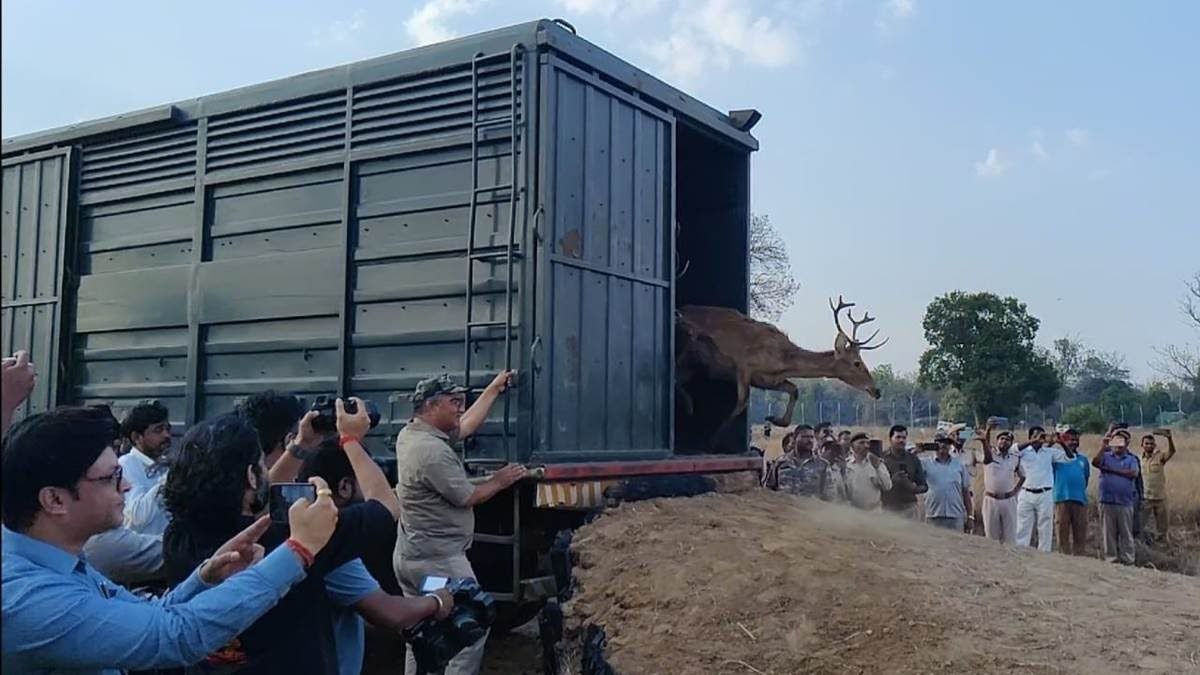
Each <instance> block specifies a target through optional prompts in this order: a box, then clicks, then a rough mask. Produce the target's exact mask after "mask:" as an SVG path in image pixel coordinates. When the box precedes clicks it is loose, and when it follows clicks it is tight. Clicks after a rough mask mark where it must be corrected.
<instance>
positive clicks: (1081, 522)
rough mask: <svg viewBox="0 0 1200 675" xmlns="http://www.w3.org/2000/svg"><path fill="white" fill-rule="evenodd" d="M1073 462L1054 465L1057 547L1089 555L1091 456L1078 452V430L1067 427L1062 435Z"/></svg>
mask: <svg viewBox="0 0 1200 675" xmlns="http://www.w3.org/2000/svg"><path fill="white" fill-rule="evenodd" d="M1059 438H1060V439H1061V440H1062V447H1063V450H1064V451H1066V453H1067V458H1068V459H1069V460H1070V461H1067V462H1059V463H1056V464H1054V465H1053V466H1054V523H1055V525H1056V527H1057V530H1058V550H1059V551H1060V552H1062V553H1067V554H1071V555H1087V551H1086V549H1087V531H1088V523H1087V486H1088V477H1089V476H1090V475H1091V473H1092V467H1091V464H1090V463H1089V462H1088V458H1087V457H1084V456H1083V455H1081V454H1080V453H1079V432H1078V431H1076V430H1074V429H1067V430H1066V431H1063V432H1062V433H1061V434H1059Z"/></svg>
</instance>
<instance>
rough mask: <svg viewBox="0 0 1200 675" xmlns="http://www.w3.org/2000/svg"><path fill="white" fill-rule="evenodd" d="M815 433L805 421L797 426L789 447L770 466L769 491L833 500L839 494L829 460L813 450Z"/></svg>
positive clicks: (767, 481)
mask: <svg viewBox="0 0 1200 675" xmlns="http://www.w3.org/2000/svg"><path fill="white" fill-rule="evenodd" d="M815 442H816V434H815V433H814V431H813V428H812V427H810V426H808V425H807V424H801V425H800V426H798V427H796V431H795V432H794V436H793V440H792V450H791V451H790V452H788V453H787V454H786V455H784V456H782V457H780V458H779V459H778V460H777V461H775V462H774V463H773V464H772V465H771V471H770V472H769V473H768V474H767V478H766V481H765V486H766V487H767V488H768V489H771V490H778V491H779V492H787V493H789V494H793V495H800V496H802V497H815V498H817V499H823V500H825V501H834V500H836V499H837V496H838V494H839V492H841V491H839V490H838V488H837V485H836V477H835V475H834V474H833V472H832V471H831V470H830V464H829V462H828V461H826V460H825V459H823V458H821V457H817V456H816V455H815V454H814V452H813V450H814V448H813V444H814V443H815Z"/></svg>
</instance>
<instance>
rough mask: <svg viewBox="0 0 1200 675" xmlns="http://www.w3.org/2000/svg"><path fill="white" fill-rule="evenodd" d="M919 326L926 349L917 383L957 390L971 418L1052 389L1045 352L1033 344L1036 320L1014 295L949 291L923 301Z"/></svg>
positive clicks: (1047, 397)
mask: <svg viewBox="0 0 1200 675" xmlns="http://www.w3.org/2000/svg"><path fill="white" fill-rule="evenodd" d="M923 326H924V328H925V340H926V341H927V342H929V344H930V349H928V350H927V351H926V352H925V353H924V354H922V355H921V362H920V363H921V367H920V381H921V383H922V384H925V385H929V386H933V387H938V388H948V387H954V388H956V389H958V390H959V391H961V392H962V394H963V396H965V397H966V400H967V402H968V405H969V406H970V410H971V412H973V413H974V414H975V419H976V422H978V421H980V420H982V419H983V418H984V417H987V416H988V415H1012V414H1014V413H1015V412H1016V410H1017V408H1018V407H1019V406H1020V405H1021V404H1022V403H1033V404H1036V405H1039V406H1045V405H1048V404H1050V403H1052V402H1053V401H1054V400H1055V397H1056V396H1057V395H1058V391H1059V389H1060V388H1061V386H1062V383H1061V381H1060V379H1059V376H1058V373H1057V372H1056V371H1055V369H1054V364H1053V363H1051V361H1050V355H1049V354H1048V353H1046V352H1043V351H1039V350H1038V349H1037V348H1036V347H1035V346H1034V342H1033V341H1034V338H1035V337H1036V336H1037V330H1038V326H1039V322H1038V320H1037V319H1036V318H1034V317H1032V316H1030V315H1029V311H1028V309H1026V307H1025V304H1024V303H1022V302H1020V301H1018V300H1017V299H1016V298H1001V297H999V296H997V295H994V294H992V293H964V292H962V291H954V292H952V293H948V294H946V295H943V296H941V297H939V298H935V299H934V300H933V302H931V303H929V307H928V308H926V310H925V319H924V322H923Z"/></svg>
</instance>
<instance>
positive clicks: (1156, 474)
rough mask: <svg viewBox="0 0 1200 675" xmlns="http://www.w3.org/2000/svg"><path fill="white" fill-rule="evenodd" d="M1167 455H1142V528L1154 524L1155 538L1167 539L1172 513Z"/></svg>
mask: <svg viewBox="0 0 1200 675" xmlns="http://www.w3.org/2000/svg"><path fill="white" fill-rule="evenodd" d="M1165 459H1166V454H1164V453H1163V452H1162V451H1161V450H1155V452H1154V454H1153V455H1150V456H1149V457H1146V456H1145V455H1142V488H1143V490H1144V493H1143V495H1142V499H1143V500H1144V501H1143V502H1142V527H1145V526H1146V523H1148V522H1152V523H1154V536H1155V537H1158V538H1163V539H1165V538H1166V536H1167V524H1168V522H1169V515H1170V513H1169V512H1168V511H1167V474H1166V471H1165V469H1166V466H1165V465H1166V461H1165Z"/></svg>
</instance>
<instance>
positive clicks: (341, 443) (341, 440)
mask: <svg viewBox="0 0 1200 675" xmlns="http://www.w3.org/2000/svg"><path fill="white" fill-rule="evenodd" d="M347 443H358V444H359V445H362V439H361V438H359V437H358V436H350V435H348V434H342V435H341V436H338V447H341V448H344V447H346V444H347Z"/></svg>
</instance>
